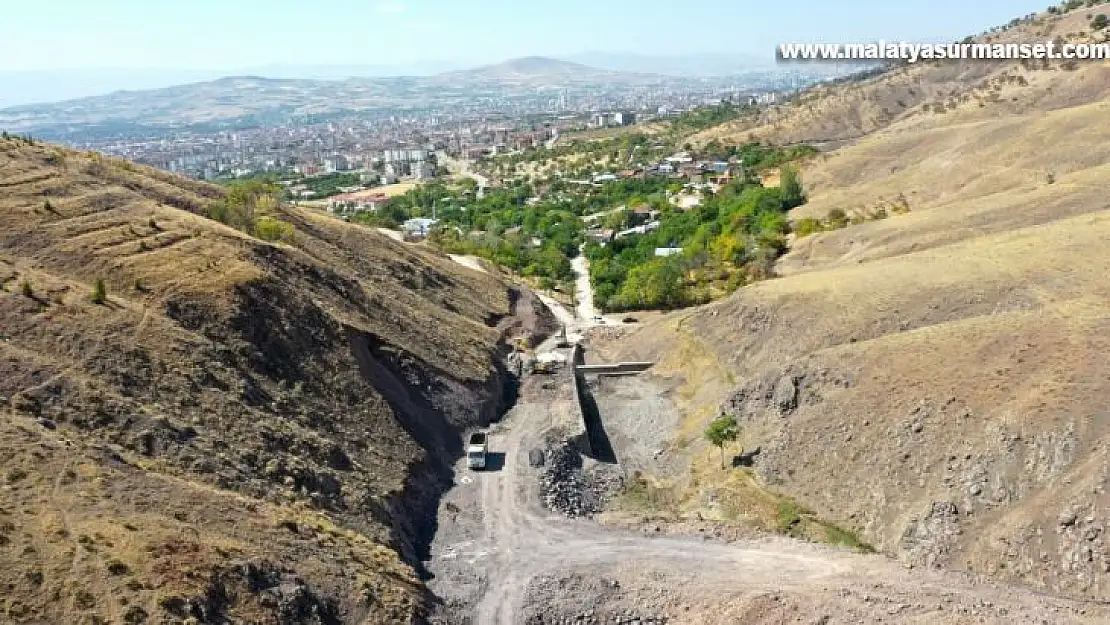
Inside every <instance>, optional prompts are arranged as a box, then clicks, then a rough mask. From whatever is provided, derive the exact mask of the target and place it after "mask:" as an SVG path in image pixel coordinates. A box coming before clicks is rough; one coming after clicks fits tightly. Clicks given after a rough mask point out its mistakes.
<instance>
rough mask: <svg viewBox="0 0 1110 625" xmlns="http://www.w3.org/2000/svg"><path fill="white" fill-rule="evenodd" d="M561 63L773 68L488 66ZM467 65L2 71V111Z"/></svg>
mask: <svg viewBox="0 0 1110 625" xmlns="http://www.w3.org/2000/svg"><path fill="white" fill-rule="evenodd" d="M541 61H545V62H548V63H550V62H554V61H562V62H565V63H566V65H565V66H564V68H570V67H572V66H574V65H575V64H577V65H578V66H580V67H581V66H585V67H587V68H589V69H595V68H596V69H595V71H596V70H608V71H612V72H628V73H644V74H662V75H670V76H688V77H704V76H726V75H733V74H740V73H744V72H749V71H758V70H764V69H768V68H773V66H774V62H773V59H763V58H759V57H755V56H745V55H726V54H701V55H686V56H647V55H641V54H632V53H624V52H585V53H581V54H576V55H572V56H567V57H563V58H562V59H551V58H546V57H525V58H523V59H515V60H512V61H507V62H506V63H499V64H497V65H490V66H486V67H487V68H490V67H502V66H509V67H514V66H515V67H517V68H520V67H525V66H527V65H528V64H531V65H533V66H536V65H537V63H539V62H541ZM467 67H468V66H466V65H463V64H461V63H458V62H451V61H418V62H414V63H407V64H402V65H382V64H379V65H357V64H349V65H266V66H260V67H246V68H240V69H235V70H189V69H139V68H136V69H68V70H66V69H62V70H43V71H21V72H0V109H4V108H10V107H13V106H22V105H27V104H45V103H50V102H61V101H64V100H73V99H77V98H86V97H90V96H98V95H105V94H108V93H113V92H116V91H139V90H147V89H160V88H164V87H171V86H175V85H181V84H187V83H196V82H204V81H210V80H217V79H219V78H224V77H226V76H261V77H266V78H284V79H309V80H342V79H347V78H385V77H399V76H412V77H420V76H433V75H435V74H441V73H445V72H457V71H463V70H465V69H467Z"/></svg>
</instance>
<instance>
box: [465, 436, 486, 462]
mask: <svg viewBox="0 0 1110 625" xmlns="http://www.w3.org/2000/svg"><path fill="white" fill-rule="evenodd" d="M488 451H489V438H488V437H487V436H486V434H485V432H475V433H473V434H471V435H470V440H469V441H468V442H467V444H466V466H467V467H468V468H469V469H471V470H472V471H477V470H479V469H484V468H486V452H488Z"/></svg>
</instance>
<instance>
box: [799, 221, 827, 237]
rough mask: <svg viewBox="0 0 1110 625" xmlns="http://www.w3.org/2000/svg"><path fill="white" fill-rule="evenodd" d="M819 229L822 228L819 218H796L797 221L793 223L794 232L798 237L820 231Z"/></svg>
mask: <svg viewBox="0 0 1110 625" xmlns="http://www.w3.org/2000/svg"><path fill="white" fill-rule="evenodd" d="M821 230H823V228H822V227H821V222H820V220H817V219H814V218H812V217H806V218H805V219H800V220H798V223H797V224H795V225H794V234H795V235H797V236H798V238H799V239H800V238H802V237H808V236H809V235H811V234H814V233H816V232H821Z"/></svg>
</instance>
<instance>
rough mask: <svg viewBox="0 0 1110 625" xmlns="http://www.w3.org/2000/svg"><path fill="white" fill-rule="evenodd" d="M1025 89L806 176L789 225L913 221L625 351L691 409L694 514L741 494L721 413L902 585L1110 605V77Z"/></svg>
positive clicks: (781, 480) (889, 83)
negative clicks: (879, 553)
mask: <svg viewBox="0 0 1110 625" xmlns="http://www.w3.org/2000/svg"><path fill="white" fill-rule="evenodd" d="M1099 8H1101V9H1103V10H1105V11H1107V12H1110V8H1106V7H1099ZM1095 11H1096V12H1097V11H1098V8H1096V9H1095ZM1086 12H1087V10H1086V9H1079V10H1078V11H1076V12H1073V13H1070V14H1068V15H1066V16H1064V17H1062V18H1052V17H1044V16H1042V18H1041V20H1042V21H1041V25H1040V26H1036V25H1033V26H1028V25H1027V26H1022V27H1019V28H1034V29H1035V28H1041V29H1042V30H1043V29H1046V28H1047V29H1049V30H1050V31H1051V32H1053V33H1066V32H1069V29H1073V28H1076V29H1077V27H1076V26H1075V23H1076V22H1079V21H1085V20H1086ZM1015 30H1017V29H1015ZM1011 34H1012V33H1007V34H1005V35H1004V36H1010V35H1011ZM939 69H943V68H932V67H927V68H916V69H911V70H907V71H908V72H910V73H913V72H918V73H921V72H931V71H939ZM951 71H956V70H955V69H954V68H951ZM1000 71H1007V70H1000ZM1011 71H1012V70H1011ZM1021 71H1022V72H1023V74H1022V75H1023V76H1025V77H1026V82H1027V84H1026V85H1019V84H1018V82H1019V81H1015V80H1013V79H1010V80H1008V81H1004V82H1006V84H1008V85H1011V86H1010V87H1007V86H1003V88H1002V92H1001V93H1002V94H1003V96H1004V97H1001V98H999V100H1000V101H999V102H997V103H995V104H991V103H989V102H986V103H985V105H984V106H983V107H979V106H978V105H977V104H976V103H975V102H974V100H971V101H970V102H967V103H964V104H960V105H957V106H956V107H955V108H954V109H951V110H948V112H946V113H944V114H939V113H931V112H930V113H920V114H914V115H910V114H907V115H905V116H902V117H900V118H898V119H895V120H892V121H891V122H890V123H889V124H885V125H884V127H883V128H882V129H881V130H878V131H875V132H871V133H870V134H868V135H867V136H865V137H863V138H862V139H860V140H859V141H857V142H854V143H853V144H852V145H850V146H846V147H842V148H840V149H838V150H835V151H832V152H828V153H826V154H824V155H822V156H821V157H819V158H818V159H817V160H815V161H814V162H812V163H809V164H808V165H807V166H805V167H804V168H803V175H804V177H805V179H806V181H807V187H808V190H809V193H810V202H809V204H807V205H806V206H804V207H802V208H800V209H798V210H797V214H796V215H795V217H796V218H802V217H809V216H816V217H822V216H824V215H825V214H826V213H827V211H829V210H831V209H836V208H839V209H842V210H845V211H846V212H847V213H848V214H849V215H852V214H853V213H857V214H859V215H863V214H869V213H872V212H873V211H876V210H877V209H878V208H889V207H891V206H892V205H894V204H902V203H904V204H906V205H908V208H909V212H906V213H904V214H891V215H890V216H889V217H888V218H886V219H881V220H877V221H866V222H865V223H860V224H858V225H849V226H847V227H845V228H842V229H839V230H833V231H828V232H819V233H817V234H813V235H810V236H808V237H804V238H801V239H798V240H795V241H793V243H792V248H791V251H790V252H789V253H788V254H787V255H786V256H785V257H784V258H783V259H782V260H781V261H780V266H779V273H780V274H782V276H783V277H780V278H777V279H773V280H770V281H766V282H762V283H758V284H756V285H753V286H750V287H747V288H743V289H741V290H740V291H738V292H737V293H736V294H735V295H734V296H732V297H731V298H729V299H728V300H725V301H722V302H719V303H716V304H712V305H709V306H706V307H702V308H698V309H694V310H692V311H684V312H679V313H675V314H672V315H669V316H667V317H664V318H662V319H659V320H656V321H652V322H650V323H648V324H646V325H645V327H643V328H642V329H640V330H638V331H637V332H635V333H633V334H632V335H631V336H630V337H628V338H626V339H625V340H623V341H622V342H621V343H620V344H619V346H618V347H617V349H618V352H619V353H615V354H613V355H612V357H613V358H623V359H629V360H633V359H635V360H640V359H655V360H658V361H659V362H660V365H659V366H658V367H657V369H658V373H659V375H663V376H667V377H671V378H673V380H671V381H669V385H671V386H672V387H676V388H678V389H679V393H678V395H677V397H678V399H679V405H680V406H682V407H683V410H684V420H683V429H682V431H680V432H678V433H677V434H676V436H675V442H676V444H675V448H676V449H677V448H681V447H682V445H686V449H687V451H688V452H689V457H691V458H692V459H693V460H694V467H693V471H692V473H691V478H690V479H689V483H688V484H687V486H688V487H689V488H691V489H693V490H696V491H698V492H697V493H693V494H691V495H690V496H691V497H692V498H698V497H701V498H703V499H704V497H705V494H706V493H707V492H709V491H710V490H712V491H713V494H714V497H718V498H720V497H724V496H725V495H723V494H722V493H720V492H718V490H719V489H721V488H730V485H729V482H727V481H726V478H723V477H718V478H717V479H716V480H713V481H711V482H710V483H706V480H705V475H706V471H707V468H706V465H705V464H704V462H705V461H706V460H707V459H708V461H710V462H712V461H714V460H715V458H714V457H713V456H711V455H707V454H705V453H704V443H702V442H700V441H698V440H697V437H698V435H699V434H700V432H701V430H703V429H704V427H705V425H706V423H707V422H708V420H709V419H710V418H712V416H714V415H716V414H718V413H719V410H721V409H724V410H727V411H730V412H732V413H734V414H736V415H737V416H738V417H739V420H740V423H741V425H742V427H743V435H742V444H743V446H744V447H745V448H746V449H748V450H751V449H753V448H755V447H757V446H758V447H760V453H759V454H758V455H757V456H755V460H754V466H753V469H752V470H753V472H754V475H756V476H757V477H758V479H759V481H760V483H761V484H763V485H764V486H766V487H769V488H771V489H774V490H777V491H780V492H782V493H785V494H788V495H790V496H793V497H795V498H796V499H798V501H799V502H800V503H801V504H802V505H803V506H806V507H808V508H811V509H812V510H813V511H814V512H815V513H816V514H819V515H820V516H821V517H822V518H825V519H829V520H832V521H836V522H837V523H839V524H841V525H842V526H844V527H846V528H848V529H851V530H855V531H858V532H859V533H860V535H861V537H862V538H863V539H864V540H865V541H867V542H868V543H870V544H873V545H874V546H875V547H877V548H879V549H881V550H883V551H885V552H887V553H890V554H893V555H895V556H897V557H898V558H900V559H902V560H903V561H904V562H905V563H906V564H907V565H909V566H937V567H945V568H955V569H966V570H971V571H974V572H978V573H984V574H988V575H991V576H993V577H996V578H998V579H1004V580H1007V581H1014V582H1018V583H1024V584H1028V585H1031V586H1033V587H1035V588H1037V589H1039V590H1043V591H1048V592H1053V593H1061V594H1065V595H1070V596H1075V597H1082V598H1087V599H1095V600H1102V601H1105V600H1107V599H1110V582H1108V580H1110V575H1108V574H1107V573H1110V537H1108V536H1107V534H1106V532H1107V531H1110V494H1108V493H1107V488H1108V486H1110V484H1108V482H1110V412H1108V410H1107V408H1106V397H1107V395H1108V394H1110V363H1108V362H1107V360H1106V356H1105V355H1106V353H1107V350H1110V339H1108V337H1110V334H1108V331H1110V281H1108V280H1107V277H1106V273H1107V271H1108V270H1110V263H1108V262H1107V255H1106V252H1105V249H1104V248H1105V245H1106V241H1107V240H1108V237H1110V200H1108V199H1107V195H1106V182H1107V180H1110V149H1108V148H1107V146H1108V145H1110V141H1108V139H1110V135H1107V131H1106V128H1108V127H1110V123H1108V122H1110V107H1108V106H1107V103H1106V99H1107V96H1108V95H1110V91H1108V90H1110V80H1108V78H1110V73H1108V72H1110V67H1108V65H1107V63H1097V62H1093V63H1087V64H1080V65H1079V66H1078V67H1076V68H1074V69H1064V68H1055V69H1049V70H1043V69H1041V70H1037V71H1036V72H1034V73H1029V74H1025V73H1024V72H1025V70H1024V69H1023V70H1021ZM906 75H907V74H906V73H896V74H893V75H890V76H888V77H885V78H878V79H872V80H869V81H867V82H865V83H864V84H863V85H862V86H857V87H844V88H843V89H844V90H847V91H850V90H851V89H866V90H869V91H870V92H872V93H875V94H877V95H878V96H880V97H887V96H888V95H889V96H890V97H900V96H897V94H898V93H899V89H901V85H902V81H903V80H904V78H905V76H906ZM1001 75H1002V74H996V76H995V78H996V79H997V77H998V76H1001ZM968 78H971V77H968ZM954 80H956V82H957V84H959V85H961V86H962V88H963V89H964V91H965V92H966V91H968V90H973V89H974V88H976V87H975V83H976V82H977V81H979V80H981V78H980V77H978V76H976V77H974V78H971V81H972V82H970V83H969V82H967V78H965V79H954ZM1011 89H1012V91H1011ZM888 90H889V91H890V92H891V93H890V94H887V93H886V91H888ZM840 93H842V92H833V93H832V94H831V95H827V97H829V98H832V100H831V101H828V102H821V101H818V103H819V104H820V106H828V107H833V108H836V107H841V106H843V105H844V103H843V102H841V101H840V100H839V98H840V95H839V94H840ZM838 110H839V109H838ZM726 130H727V129H726ZM795 130H797V128H795ZM802 130H803V131H804V130H805V129H804V128H803V129H802ZM806 132H808V131H806ZM784 136H785V137H786V138H790V135H789V133H787V134H786V135H784ZM891 212H893V211H891ZM684 363H685V364H684Z"/></svg>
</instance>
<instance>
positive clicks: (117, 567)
mask: <svg viewBox="0 0 1110 625" xmlns="http://www.w3.org/2000/svg"><path fill="white" fill-rule="evenodd" d="M108 572H109V573H111V574H112V575H127V574H128V573H130V572H131V567H129V566H127V565H126V564H124V563H123V562H120V561H119V560H116V559H114V558H113V559H111V560H109V561H108Z"/></svg>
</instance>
